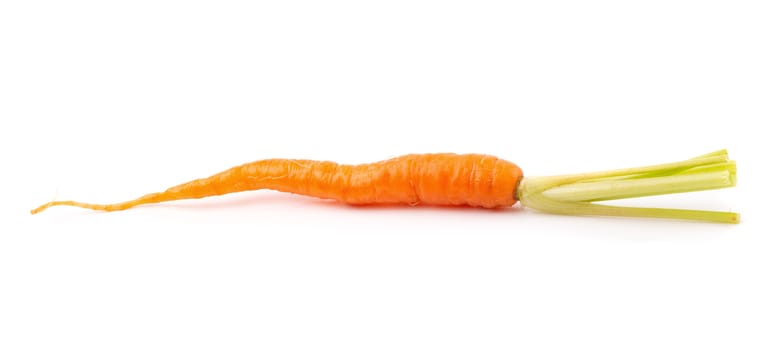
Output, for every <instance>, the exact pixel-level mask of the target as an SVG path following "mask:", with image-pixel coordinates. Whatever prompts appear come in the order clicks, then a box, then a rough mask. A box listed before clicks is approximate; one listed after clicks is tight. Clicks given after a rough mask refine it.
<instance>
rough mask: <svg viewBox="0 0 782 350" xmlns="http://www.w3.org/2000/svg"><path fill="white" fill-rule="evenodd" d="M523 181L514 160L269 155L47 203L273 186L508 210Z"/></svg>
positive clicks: (367, 200) (366, 200)
mask: <svg viewBox="0 0 782 350" xmlns="http://www.w3.org/2000/svg"><path fill="white" fill-rule="evenodd" d="M521 178H522V171H521V169H520V168H519V167H518V166H516V165H514V164H513V163H511V162H508V161H505V160H502V159H498V158H497V157H492V156H487V155H480V154H465V155H457V154H449V153H440V154H411V155H406V156H402V157H398V158H393V159H389V160H386V161H382V162H377V163H371V164H361V165H339V164H336V163H333V162H321V161H312V160H293V159H267V160H261V161H257V162H252V163H247V164H244V165H240V166H237V167H233V168H231V169H228V170H226V171H223V172H221V173H218V174H215V175H212V176H210V177H207V178H204V179H198V180H194V181H190V182H186V183H183V184H181V185H177V186H174V187H171V188H169V189H167V190H165V191H163V192H157V193H151V194H147V195H145V196H142V197H140V198H138V199H134V200H131V201H128V202H123V203H117V204H108V205H100V204H88V203H80V202H73V201H55V202H50V203H46V204H44V205H42V206H40V207H38V208H36V209H34V210H33V211H32V213H33V214H37V213H39V212H41V211H43V210H45V209H46V208H49V207H52V206H55V205H70V206H77V207H82V208H88V209H94V210H105V211H116V210H124V209H129V208H132V207H135V206H137V205H141V204H150V203H159V202H165V201H174V200H180V199H195V198H203V197H209V196H218V195H223V194H228V193H234V192H242V191H251V190H259V189H272V190H277V191H281V192H289V193H295V194H300V195H305V196H311V197H318V198H323V199H334V200H337V201H339V202H344V203H349V204H411V205H416V204H419V203H420V204H433V205H469V206H474V207H484V208H495V207H507V206H511V205H513V204H514V203H515V202H516V198H515V196H514V192H515V190H516V187H517V185H518V184H519V181H520V180H521Z"/></svg>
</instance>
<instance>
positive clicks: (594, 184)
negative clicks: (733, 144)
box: [517, 150, 739, 223]
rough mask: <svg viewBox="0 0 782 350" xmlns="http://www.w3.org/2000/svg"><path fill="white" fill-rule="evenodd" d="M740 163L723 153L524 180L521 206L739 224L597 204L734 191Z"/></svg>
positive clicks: (714, 214)
mask: <svg viewBox="0 0 782 350" xmlns="http://www.w3.org/2000/svg"><path fill="white" fill-rule="evenodd" d="M735 184H736V164H735V162H733V161H730V160H729V159H728V155H727V152H726V151H725V150H720V151H717V152H712V153H709V154H705V155H703V156H700V157H696V158H693V159H690V160H685V161H682V162H675V163H667V164H660V165H653V166H647V167H639V168H628V169H619V170H610V171H601V172H593V173H584V174H574V175H562V176H544V177H530V178H524V179H523V181H522V182H521V183H520V185H519V188H518V191H517V197H518V199H519V201H521V203H522V205H524V206H527V207H530V208H534V209H537V210H541V211H544V212H550V213H556V214H565V215H607V216H635V217H655V218H670V219H688V220H702V221H713V222H724V223H738V221H739V215H738V214H737V213H731V212H719V211H702V210H683V209H664V208H634V207H620V206H608V205H599V204H593V203H591V202H594V201H603V200H614V199H623V198H634V197H642V196H654V195H663V194H672V193H681V192H691V191H703V190H711V189H718V188H726V187H732V186H735Z"/></svg>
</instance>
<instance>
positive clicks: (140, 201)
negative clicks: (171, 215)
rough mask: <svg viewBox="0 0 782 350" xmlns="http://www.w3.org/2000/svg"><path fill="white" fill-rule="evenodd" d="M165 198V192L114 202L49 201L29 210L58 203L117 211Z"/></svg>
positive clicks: (40, 209)
mask: <svg viewBox="0 0 782 350" xmlns="http://www.w3.org/2000/svg"><path fill="white" fill-rule="evenodd" d="M165 200H167V198H166V194H165V193H152V194H148V195H146V196H143V197H140V198H137V199H134V200H132V201H127V202H122V203H115V204H92V203H83V202H76V201H51V202H49V203H46V204H44V205H41V206H40V207H38V208H35V209H33V210H30V214H33V215H35V214H38V213H40V212H42V211H44V210H46V209H49V208H51V207H54V206H60V205H63V206H70V207H79V208H85V209H92V210H100V211H119V210H125V209H130V208H133V207H135V206H137V205H142V204H151V203H159V202H162V201H165Z"/></svg>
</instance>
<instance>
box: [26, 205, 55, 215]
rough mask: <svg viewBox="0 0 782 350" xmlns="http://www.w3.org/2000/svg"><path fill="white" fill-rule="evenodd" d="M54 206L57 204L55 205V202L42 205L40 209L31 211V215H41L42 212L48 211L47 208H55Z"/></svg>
mask: <svg viewBox="0 0 782 350" xmlns="http://www.w3.org/2000/svg"><path fill="white" fill-rule="evenodd" d="M53 205H55V204H54V202H49V203H46V204H44V205H42V206H40V207H38V208H35V209H33V210H30V214H32V215H35V214H38V213H40V212H42V211H44V210H46V209H47V208H49V207H51V206H53Z"/></svg>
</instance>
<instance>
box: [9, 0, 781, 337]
mask: <svg viewBox="0 0 782 350" xmlns="http://www.w3.org/2000/svg"><path fill="white" fill-rule="evenodd" d="M780 18H782V11H780V5H779V2H777V1H692V0H676V1H601V0H598V1H524V2H520V1H507V2H502V1H424V0H416V1H388V2H373V1H311V2H307V1H281V2H266V3H263V2H256V1H247V2H231V1H220V2H206V1H132V2H130V1H128V2H106V1H4V2H3V3H2V4H1V5H0V123H1V125H0V136H1V137H0V142H2V145H0V146H1V147H0V152H2V168H3V171H2V175H0V177H1V178H2V184H3V194H2V197H0V201H2V202H1V204H2V208H0V209H1V210H0V348H3V349H179V348H182V349H183V348H188V349H192V348H204V349H208V348H211V349H261V348H266V349H438V348H440V349H444V348H448V349H453V348H464V349H518V348H528V349H706V348H708V349H780V348H782V334H781V333H780V330H781V329H782V318H781V317H780V315H781V314H782V301H781V298H782V287H781V286H780V273H781V272H782V253H781V252H782V232H781V231H782V230H780V229H779V227H780V225H779V223H778V222H779V221H778V220H779V196H780V191H779V174H780V173H779V170H780V169H779V168H780V167H779V165H778V158H779V155H778V152H779V150H780V142H779V141H778V138H779V128H778V127H775V126H772V123H775V122H776V121H777V120H779V118H780V116H781V115H782V106H781V103H780V101H781V100H780V96H782V83H781V82H782V68H781V67H782V64H780V62H782V25H781V23H782V21H781V20H780ZM719 148H728V149H729V150H730V151H731V156H732V157H733V158H735V159H737V161H738V164H739V186H738V187H737V188H735V189H729V190H721V191H713V192H706V193H699V194H693V195H677V196H668V197H662V198H655V199H644V200H638V201H636V202H635V203H636V204H642V205H658V206H667V207H688V208H704V209H721V210H737V211H740V212H741V213H742V214H743V219H744V222H743V223H741V224H739V225H717V224H705V223H692V222H672V221H660V220H643V219H615V218H577V217H559V216H550V215H544V214H539V213H535V212H532V211H529V210H523V209H519V208H514V209H512V210H506V211H487V210H476V209H443V208H406V207H402V208H374V209H372V208H351V207H347V206H342V205H336V204H332V203H328V202H324V201H319V200H313V199H308V198H304V197H299V196H294V195H288V194H280V193H276V192H270V191H260V192H255V193H244V194H239V195H229V196H225V197H222V198H212V199H204V200H198V201H183V202H177V203H169V204H164V205H157V206H147V207H143V208H137V209H133V210H130V211H126V212H118V213H93V212H88V211H86V210H81V209H77V208H53V209H51V210H49V211H47V212H45V213H43V214H42V215H38V216H31V215H30V214H29V210H30V209H31V208H33V207H35V206H37V205H38V204H41V203H42V202H45V201H49V200H51V199H53V198H58V199H77V200H84V201H92V202H113V201H120V200H125V199H130V198H134V197H136V196H138V195H140V194H143V193H146V192H151V191H158V190H162V189H165V188H167V187H169V186H170V185H174V184H177V183H180V182H183V181H186V180H190V179H193V178H197V177H202V176H206V175H210V174H212V173H214V172H217V171H221V170H223V169H225V168H227V167H230V166H233V165H237V164H241V163H244V162H248V161H252V160H256V159H263V158H275V157H292V158H311V159H328V160H334V161H339V162H344V163H357V162H370V161H375V160H381V159H385V158H388V157H391V156H396V155H401V154H405V153H416V152H417V153H421V152H459V153H464V152H477V153H489V154H495V155H498V156H500V157H502V158H505V159H508V160H512V161H514V162H516V163H517V164H519V165H520V166H521V167H522V168H524V169H525V172H526V173H527V174H531V175H548V174H558V173H570V172H582V171H589V170H601V169H611V168H617V167H626V166H638V165H645V164H653V163H658V162H667V161H675V160H679V159H684V158H687V157H691V156H695V155H698V154H701V153H706V152H709V151H712V150H716V149H719Z"/></svg>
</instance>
